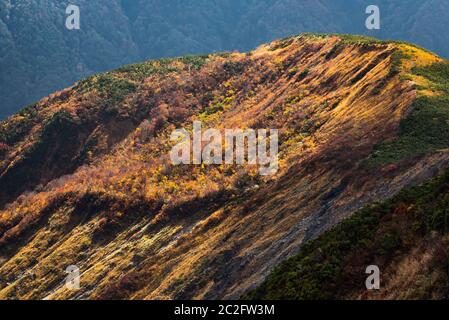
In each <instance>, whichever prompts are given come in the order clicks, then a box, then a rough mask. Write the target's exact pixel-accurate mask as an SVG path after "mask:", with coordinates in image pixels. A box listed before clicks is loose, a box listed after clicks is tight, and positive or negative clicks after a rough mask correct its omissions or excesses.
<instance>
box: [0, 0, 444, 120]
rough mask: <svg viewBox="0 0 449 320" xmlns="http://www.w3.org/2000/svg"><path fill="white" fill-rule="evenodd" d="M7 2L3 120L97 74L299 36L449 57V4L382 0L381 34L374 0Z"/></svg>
mask: <svg viewBox="0 0 449 320" xmlns="http://www.w3.org/2000/svg"><path fill="white" fill-rule="evenodd" d="M68 3H69V1H60V0H45V1H44V0H0V103H1V105H0V118H4V117H6V116H8V115H11V114H12V113H14V112H15V111H17V110H18V109H19V108H21V107H24V106H25V105H27V104H29V103H32V102H35V101H37V100H39V99H40V98H42V97H44V96H46V95H48V94H49V93H50V92H53V91H55V90H57V89H62V88H64V87H67V86H68V85H70V84H71V83H73V82H75V81H77V80H79V79H81V78H83V77H85V76H87V75H90V74H93V73H97V72H101V71H106V70H110V69H113V68H116V67H118V66H120V65H123V64H127V63H131V62H136V61H141V60H146V59H149V58H160V57H173V56H180V55H185V54H193V53H210V52H217V51H228V50H249V49H252V48H254V47H255V46H256V45H257V44H259V43H262V42H267V41H271V40H274V39H277V38H282V37H285V36H289V35H292V34H298V33H300V32H332V33H353V34H354V33H356V34H368V35H373V36H376V37H379V38H383V39H400V40H406V41H411V42H413V43H417V44H420V45H422V46H424V47H426V48H428V49H430V50H433V51H435V52H437V53H439V54H441V55H442V56H446V57H448V56H449V46H448V45H447V44H448V43H449V35H448V33H447V30H448V29H449V2H448V1H446V0H396V1H389V0H379V1H376V3H377V4H378V5H379V6H380V8H381V18H382V20H381V21H382V24H381V30H380V31H368V30H366V29H365V23H364V21H365V19H366V14H365V8H366V6H367V5H369V4H371V1H365V0H349V1H348V0H296V1H294V0H265V1H257V0H186V1H177V0H145V1H144V0H95V1H91V0H74V1H70V3H74V4H78V5H79V6H80V8H81V21H82V22H81V24H82V26H81V30H77V31H69V30H67V29H66V28H65V19H66V14H65V8H66V7H67V5H68Z"/></svg>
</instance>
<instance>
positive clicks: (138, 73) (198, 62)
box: [113, 55, 209, 81]
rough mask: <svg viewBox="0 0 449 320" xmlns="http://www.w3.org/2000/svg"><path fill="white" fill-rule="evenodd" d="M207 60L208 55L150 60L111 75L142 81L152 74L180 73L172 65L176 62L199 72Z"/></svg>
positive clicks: (123, 68)
mask: <svg viewBox="0 0 449 320" xmlns="http://www.w3.org/2000/svg"><path fill="white" fill-rule="evenodd" d="M208 58H209V56H208V55H190V56H184V57H179V58H164V59H159V60H151V61H147V62H143V63H135V64H130V65H127V66H124V67H121V68H119V69H117V70H115V71H114V72H113V73H116V74H121V75H123V76H125V77H126V78H128V79H130V80H133V81H142V80H144V79H145V78H147V77H149V76H151V75H153V74H160V75H165V74H168V73H171V72H178V71H180V70H179V68H178V67H175V66H173V63H174V62H177V61H179V62H182V63H183V64H185V65H186V66H188V67H190V68H193V69H195V70H199V69H201V68H202V67H203V66H204V65H205V64H206V63H207V60H208Z"/></svg>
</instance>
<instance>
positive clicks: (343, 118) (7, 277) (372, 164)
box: [0, 34, 449, 299]
mask: <svg viewBox="0 0 449 320" xmlns="http://www.w3.org/2000/svg"><path fill="white" fill-rule="evenodd" d="M446 63H447V62H445V60H443V59H441V58H439V57H437V56H435V55H433V54H431V53H430V52H428V51H426V50H423V49H420V48H419V47H416V46H412V45H408V44H405V43H397V42H385V41H378V40H373V39H370V38H366V37H360V36H350V35H347V36H335V35H330V36H327V35H316V34H307V35H299V36H295V37H290V38H286V39H282V40H277V41H275V42H273V43H270V44H266V45H262V46H260V47H259V48H257V49H256V50H254V51H251V52H248V53H237V52H234V53H225V54H213V55H208V56H193V57H192V56H191V57H182V58H177V59H162V60H157V61H148V62H145V63H142V64H135V65H128V66H125V67H122V68H120V69H117V70H114V71H111V72H108V73H103V74H98V75H94V76H92V77H89V78H87V79H85V80H82V81H80V82H78V83H76V84H75V85H74V86H72V87H70V88H67V89H65V90H63V91H61V92H57V93H55V94H52V95H51V96H49V97H48V98H45V99H43V100H41V101H40V102H39V103H37V104H36V105H35V106H32V107H29V108H28V109H25V110H23V111H22V112H21V113H20V114H17V115H16V116H13V117H11V118H9V119H8V120H7V121H3V122H2V123H1V127H0V129H1V131H0V133H1V134H0V139H1V142H2V143H3V148H2V150H3V152H2V153H0V155H1V161H2V162H1V164H0V168H1V171H0V183H1V184H2V190H4V192H3V193H2V198H1V201H2V205H3V206H4V208H3V209H2V211H0V244H1V246H0V257H1V259H0V279H1V280H0V297H1V298H4V299H18V298H25V299H30V298H39V299H43V298H47V299H67V298H74V299H87V298H92V299H112V298H114V299H126V298H131V299H156V298H158V299H163V298H173V299H200V298H211V299H212V298H214V299H217V298H218V299H226V298H238V297H240V296H241V295H243V294H245V293H246V292H248V290H250V289H253V288H254V287H255V286H256V285H258V284H261V283H262V282H263V281H264V280H265V278H266V277H267V276H268V275H269V273H270V272H271V270H272V269H273V268H274V267H275V266H277V265H278V264H279V263H280V262H282V261H284V260H285V259H287V258H288V257H290V256H292V255H294V254H295V253H297V252H298V250H300V248H301V247H302V245H304V244H305V243H307V242H308V241H309V240H311V239H314V238H316V237H318V236H319V235H320V234H321V233H322V232H324V231H325V230H328V229H329V228H331V227H332V226H334V225H336V224H337V223H338V222H340V221H342V220H343V219H345V218H347V217H349V216H351V215H352V213H354V212H356V211H357V210H358V209H361V208H363V207H364V206H365V205H368V204H371V203H373V202H376V201H382V200H385V199H387V198H389V197H390V196H391V195H394V194H396V193H398V192H399V191H400V190H402V189H403V188H404V187H407V186H413V185H417V184H420V183H422V182H425V181H427V180H429V179H431V178H432V177H434V176H435V175H437V174H438V173H439V172H442V171H444V169H445V168H447V165H448V163H449V154H448V153H447V151H445V150H444V148H443V147H444V146H449V140H448V137H449V133H448V132H447V126H448V125H447V121H449V114H448V113H447V110H446V109H447V108H445V107H444V105H442V103H444V101H446V100H445V99H447V97H446V92H447V91H446V87H445V84H444V81H447V77H446V74H445V71H444V70H446V69H444V65H445V64H446ZM429 70H430V71H429ZM422 104H424V107H425V108H424V111H425V112H423V108H422ZM195 119H198V120H201V121H202V122H203V123H204V125H205V127H215V128H218V129H219V130H223V129H225V128H235V127H237V128H241V127H249V128H278V129H279V130H280V161H279V164H280V170H279V172H278V174H277V175H276V176H273V177H269V178H264V177H261V176H259V175H258V174H257V168H254V167H253V166H235V165H229V166H228V165H226V166H206V167H202V166H173V165H171V164H170V163H169V159H168V153H169V151H170V149H171V147H172V143H170V142H169V136H170V132H172V130H174V129H176V128H182V127H187V128H188V127H189V126H190V125H191V123H192V121H193V120H195ZM407 119H412V120H413V121H411V123H409V122H410V121H409V120H407ZM428 126H431V127H432V128H433V130H431V131H428V130H425V129H426V128H428ZM422 128H424V130H422ZM436 140H437V141H441V143H435V141H436ZM416 145H419V146H421V147H422V146H424V147H425V148H423V149H422V150H423V152H421V151H420V150H421V149H419V148H416ZM17 181H24V182H26V183H25V184H14V182H17ZM27 189H28V190H29V191H27ZM267 194H269V195H270V197H267ZM7 203H8V204H7ZM69 265H77V266H78V267H79V268H80V270H81V284H82V286H81V290H79V291H70V290H67V288H65V286H64V279H65V276H66V273H65V270H66V268H67V267H68V266H69Z"/></svg>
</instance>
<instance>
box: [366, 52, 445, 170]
mask: <svg viewBox="0 0 449 320" xmlns="http://www.w3.org/2000/svg"><path fill="white" fill-rule="evenodd" d="M396 59H397V61H396V62H395V63H394V64H393V65H396V68H400V62H398V61H400V60H401V57H399V56H397V58H396ZM412 72H413V74H416V75H419V76H422V77H424V78H426V79H428V80H429V81H430V82H431V87H430V89H432V90H434V91H438V92H439V93H440V94H439V95H435V96H421V97H418V99H416V100H415V102H414V104H413V106H412V112H411V113H410V115H409V116H408V117H407V118H405V119H403V120H402V121H401V123H400V127H399V132H398V136H397V138H396V139H395V140H394V141H390V142H382V143H380V144H379V145H377V146H376V147H375V149H374V152H373V154H372V155H371V157H370V158H369V159H368V160H367V161H368V164H369V165H375V166H377V165H385V164H391V163H395V162H398V161H401V160H404V159H409V158H413V157H417V156H421V155H425V154H428V153H431V152H435V151H437V150H439V149H446V148H449V62H439V63H435V64H432V65H431V66H428V67H423V68H416V69H414V70H413V71H412Z"/></svg>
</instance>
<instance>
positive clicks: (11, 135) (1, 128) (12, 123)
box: [0, 104, 38, 145]
mask: <svg viewBox="0 0 449 320" xmlns="http://www.w3.org/2000/svg"><path fill="white" fill-rule="evenodd" d="M37 114H38V112H37V105H36V104H32V105H29V106H27V107H25V108H23V109H22V110H20V111H19V113H18V116H19V117H15V118H14V120H13V119H12V118H10V119H8V120H6V121H2V122H0V142H2V143H6V144H7V145H14V144H15V143H17V142H18V141H20V140H22V139H23V137H24V136H25V135H26V134H27V133H28V132H29V131H30V130H31V128H32V127H33V125H34V124H35V122H36V117H37Z"/></svg>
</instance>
